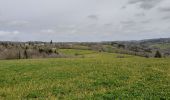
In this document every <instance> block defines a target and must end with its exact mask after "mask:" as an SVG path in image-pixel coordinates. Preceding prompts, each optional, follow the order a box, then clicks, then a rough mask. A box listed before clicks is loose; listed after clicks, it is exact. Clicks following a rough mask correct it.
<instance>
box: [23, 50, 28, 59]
mask: <svg viewBox="0 0 170 100" xmlns="http://www.w3.org/2000/svg"><path fill="white" fill-rule="evenodd" d="M24 55H25V58H26V59H28V53H27V50H26V49H25V51H24Z"/></svg>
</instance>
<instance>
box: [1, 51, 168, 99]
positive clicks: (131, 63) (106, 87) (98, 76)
mask: <svg viewBox="0 0 170 100" xmlns="http://www.w3.org/2000/svg"><path fill="white" fill-rule="evenodd" d="M59 52H61V53H63V54H66V55H71V56H70V57H68V58H49V59H48V58H47V59H22V60H0V99H1V100H3V99H4V100H19V99H38V100H39V99H40V100H46V99H49V100H58V99H59V100H72V99H73V100H113V99H122V100H125V99H127V100H132V99H149V100H150V99H153V100H160V99H162V100H165V99H170V59H169V58H161V59H156V58H143V57H137V56H130V55H121V54H115V53H105V52H95V51H90V50H73V49H62V50H59ZM72 56H75V57H72Z"/></svg>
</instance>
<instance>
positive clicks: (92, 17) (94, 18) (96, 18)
mask: <svg viewBox="0 0 170 100" xmlns="http://www.w3.org/2000/svg"><path fill="white" fill-rule="evenodd" d="M87 17H88V18H89V19H93V20H98V16H97V15H89V16H87Z"/></svg>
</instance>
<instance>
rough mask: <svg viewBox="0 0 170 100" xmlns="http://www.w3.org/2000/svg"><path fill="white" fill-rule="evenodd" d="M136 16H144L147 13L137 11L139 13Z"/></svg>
mask: <svg viewBox="0 0 170 100" xmlns="http://www.w3.org/2000/svg"><path fill="white" fill-rule="evenodd" d="M135 16H136V17H143V16H145V13H137V14H135Z"/></svg>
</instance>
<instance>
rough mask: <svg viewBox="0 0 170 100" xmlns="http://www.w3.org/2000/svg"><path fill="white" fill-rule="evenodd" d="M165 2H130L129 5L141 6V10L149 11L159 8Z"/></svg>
mask: <svg viewBox="0 0 170 100" xmlns="http://www.w3.org/2000/svg"><path fill="white" fill-rule="evenodd" d="M161 1H163V0H129V2H128V3H129V4H139V6H140V8H142V9H145V10H149V9H152V8H154V7H155V6H157V4H159V3H160V2H161Z"/></svg>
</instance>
